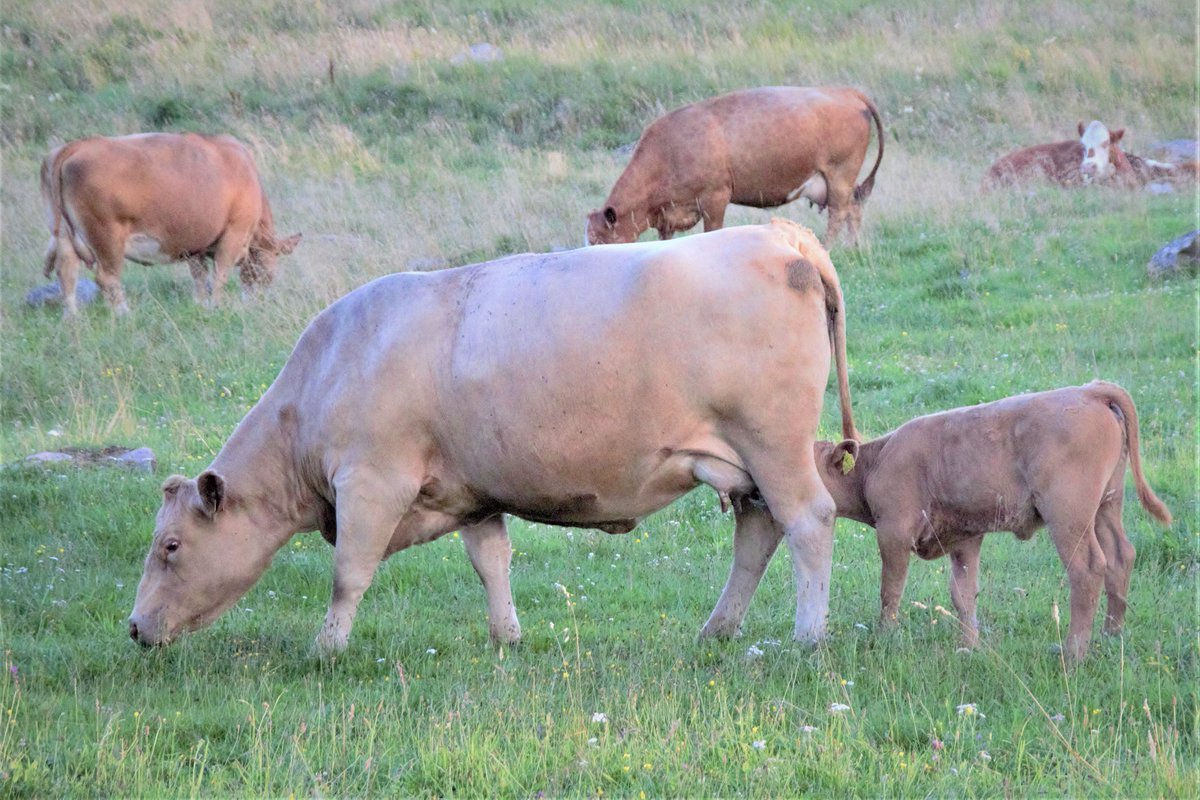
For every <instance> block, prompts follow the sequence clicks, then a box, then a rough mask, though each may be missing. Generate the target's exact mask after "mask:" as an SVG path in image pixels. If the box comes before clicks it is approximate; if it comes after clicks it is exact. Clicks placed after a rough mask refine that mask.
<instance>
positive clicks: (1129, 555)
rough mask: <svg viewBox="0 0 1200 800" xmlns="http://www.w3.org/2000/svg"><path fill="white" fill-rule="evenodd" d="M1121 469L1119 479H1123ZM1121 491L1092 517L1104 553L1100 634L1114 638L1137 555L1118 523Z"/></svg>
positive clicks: (1122, 620)
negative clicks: (1105, 598) (1104, 599)
mask: <svg viewBox="0 0 1200 800" xmlns="http://www.w3.org/2000/svg"><path fill="white" fill-rule="evenodd" d="M1124 471H1125V470H1124V469H1122V470H1121V472H1122V475H1121V477H1122V478H1124ZM1123 488H1124V487H1122V486H1119V487H1117V489H1116V492H1117V494H1116V495H1115V499H1114V500H1111V501H1109V502H1106V503H1103V504H1101V506H1100V510H1099V511H1098V512H1097V513H1096V539H1097V540H1098V541H1099V543H1100V549H1101V550H1103V551H1104V560H1105V570H1104V591H1105V594H1107V595H1108V606H1107V609H1106V611H1105V614H1104V632H1105V633H1107V634H1109V635H1112V636H1115V635H1118V634H1120V632H1121V628H1122V627H1123V626H1124V624H1125V608H1126V603H1127V600H1126V596H1127V594H1128V592H1129V574H1130V573H1131V572H1132V571H1133V560H1134V557H1135V556H1136V555H1137V553H1136V551H1135V550H1134V549H1133V545H1132V544H1131V543H1130V542H1129V538H1128V537H1127V536H1126V535H1125V526H1124V525H1123V524H1122V523H1121V494H1120V492H1121V491H1122V490H1123Z"/></svg>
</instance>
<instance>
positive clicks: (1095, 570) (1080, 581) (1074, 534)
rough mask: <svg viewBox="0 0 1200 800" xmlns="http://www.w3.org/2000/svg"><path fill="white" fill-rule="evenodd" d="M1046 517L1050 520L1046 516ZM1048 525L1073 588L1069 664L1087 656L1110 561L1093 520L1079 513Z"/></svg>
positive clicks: (1048, 522)
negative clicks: (1097, 537)
mask: <svg viewBox="0 0 1200 800" xmlns="http://www.w3.org/2000/svg"><path fill="white" fill-rule="evenodd" d="M1042 517H1043V519H1046V515H1045V514H1044V513H1043V515H1042ZM1046 522H1047V524H1048V527H1049V528H1050V536H1051V538H1053V539H1054V546H1055V547H1056V548H1057V549H1058V557H1059V558H1060V559H1062V563H1063V566H1065V567H1066V568H1067V581H1068V582H1069V584H1070V587H1071V621H1070V625H1069V627H1068V631H1067V643H1066V647H1065V648H1064V649H1065V651H1066V656H1067V660H1068V661H1071V662H1078V661H1080V660H1081V659H1082V658H1083V657H1084V656H1085V655H1087V649H1088V640H1089V639H1091V635H1092V621H1093V620H1094V619H1095V617H1096V608H1097V606H1098V605H1099V603H1100V587H1101V585H1102V584H1103V582H1104V574H1105V571H1106V569H1107V559H1105V557H1104V551H1103V550H1102V549H1101V547H1100V542H1099V541H1098V540H1097V539H1096V526H1095V523H1094V521H1093V519H1091V518H1084V519H1080V518H1079V516H1078V514H1077V513H1076V514H1075V515H1074V516H1073V517H1072V516H1070V515H1067V514H1063V515H1062V516H1060V517H1053V516H1052V517H1051V518H1049V519H1046Z"/></svg>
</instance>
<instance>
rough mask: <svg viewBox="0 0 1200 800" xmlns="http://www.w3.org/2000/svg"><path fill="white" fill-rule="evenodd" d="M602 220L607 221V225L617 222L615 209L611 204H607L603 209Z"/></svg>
mask: <svg viewBox="0 0 1200 800" xmlns="http://www.w3.org/2000/svg"><path fill="white" fill-rule="evenodd" d="M604 221H605V222H607V223H608V224H609V225H616V224H617V210H616V209H615V208H613V207H612V206H609V207H608V208H606V209H604Z"/></svg>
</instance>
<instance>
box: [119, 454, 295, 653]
mask: <svg viewBox="0 0 1200 800" xmlns="http://www.w3.org/2000/svg"><path fill="white" fill-rule="evenodd" d="M162 492H163V502H162V507H161V508H159V510H158V516H157V518H156V519H155V524H154V538H153V540H152V541H151V543H150V552H149V553H148V554H147V555H146V565H145V568H144V571H143V572H142V580H141V582H140V583H138V589H137V598H136V599H135V601H134V604H133V613H132V614H130V616H129V636H130V638H132V639H133V640H134V641H135V642H137V643H138V644H142V645H146V646H150V645H161V644H167V643H169V642H170V641H171V640H172V639H174V638H175V637H176V636H177V635H179V634H180V633H183V632H185V631H191V630H196V629H197V628H202V627H204V626H206V625H208V624H210V623H211V622H212V621H213V620H215V619H216V618H217V617H218V616H220V615H221V613H222V612H224V611H225V610H227V609H228V608H230V607H231V606H232V605H233V604H234V603H236V602H237V601H238V599H239V598H240V597H241V596H242V595H243V594H245V593H246V591H247V590H248V589H249V588H250V587H251V586H253V585H254V582H255V581H257V580H258V578H259V577H260V576H261V575H262V574H263V572H264V571H265V570H266V568H267V566H268V565H269V564H270V561H271V552H273V551H268V552H266V553H263V552H262V550H263V548H262V547H261V546H260V545H259V542H258V536H257V535H256V534H257V533H258V526H256V525H255V521H254V520H253V519H252V518H251V515H250V513H249V512H248V511H247V510H246V508H245V506H244V504H242V503H240V502H238V500H237V498H235V497H230V496H229V495H228V493H227V492H226V489H225V481H224V479H223V478H222V477H221V476H220V475H218V474H217V473H215V472H212V471H211V470H209V471H205V472H203V473H201V475H200V477H199V478H197V479H196V480H190V479H188V478H185V477H183V476H182V475H172V476H171V477H169V478H167V480H166V481H165V482H164V483H163V486H162Z"/></svg>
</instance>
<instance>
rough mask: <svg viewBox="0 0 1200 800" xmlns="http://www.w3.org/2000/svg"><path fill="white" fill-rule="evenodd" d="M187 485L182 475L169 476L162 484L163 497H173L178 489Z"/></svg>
mask: <svg viewBox="0 0 1200 800" xmlns="http://www.w3.org/2000/svg"><path fill="white" fill-rule="evenodd" d="M185 483H187V478H185V477H183V476H182V475H171V476H169V477H168V478H167V479H166V480H165V481H163V484H162V493H163V497H164V498H167V497H174V496H175V493H176V492H178V491H179V487H180V486H183V485H184V484H185Z"/></svg>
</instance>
